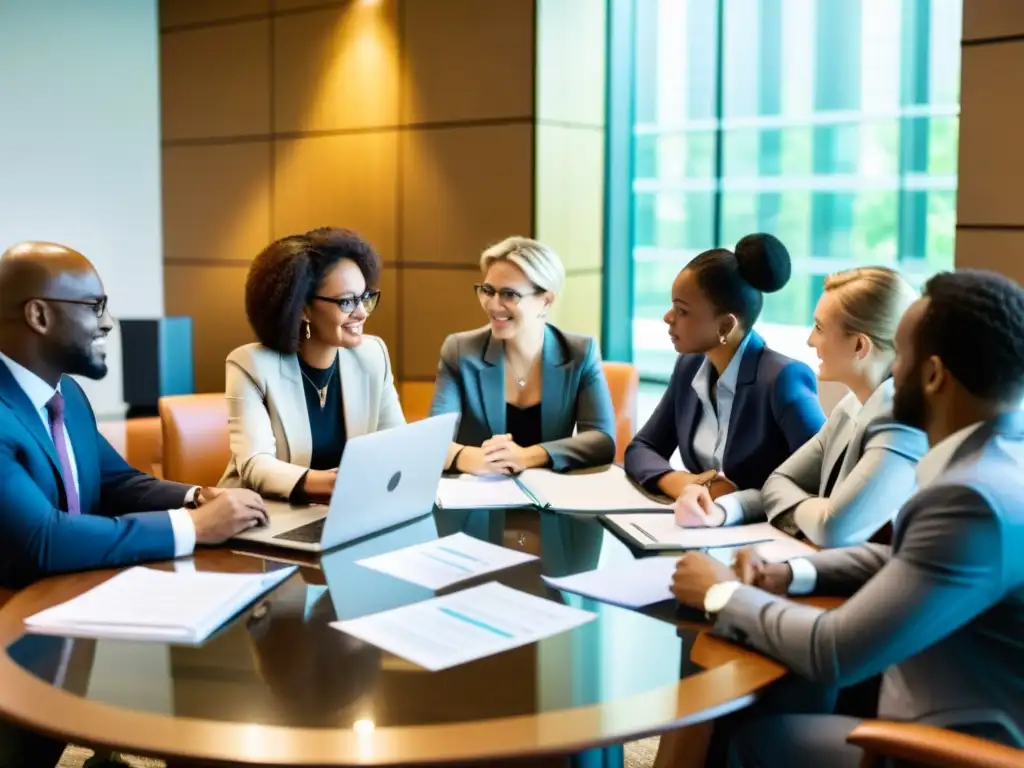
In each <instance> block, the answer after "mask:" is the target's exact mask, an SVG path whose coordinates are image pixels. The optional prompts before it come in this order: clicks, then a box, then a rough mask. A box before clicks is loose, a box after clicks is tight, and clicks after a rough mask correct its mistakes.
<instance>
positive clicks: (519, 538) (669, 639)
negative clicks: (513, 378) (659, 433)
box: [0, 509, 785, 767]
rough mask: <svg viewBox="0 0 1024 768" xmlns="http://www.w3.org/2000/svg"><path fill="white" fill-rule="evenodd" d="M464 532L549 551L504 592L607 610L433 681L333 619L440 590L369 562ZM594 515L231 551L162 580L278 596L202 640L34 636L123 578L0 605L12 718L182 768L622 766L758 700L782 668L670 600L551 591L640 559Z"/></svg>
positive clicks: (438, 514)
mask: <svg viewBox="0 0 1024 768" xmlns="http://www.w3.org/2000/svg"><path fill="white" fill-rule="evenodd" d="M459 531H462V532H464V533H466V534H468V535H471V536H474V537H476V538H479V539H482V540H485V541H490V542H492V543H494V544H498V545H502V546H507V547H512V548H514V549H522V550H523V551H528V552H531V553H533V554H536V555H537V556H538V559H536V560H532V561H530V562H527V563H523V564H521V565H517V566H515V567H513V568H510V569H507V570H505V571H500V572H498V573H496V574H490V575H488V576H486V577H481V578H479V579H478V580H476V581H469V582H465V583H461V584H459V585H456V586H454V587H451V588H449V589H446V590H442V591H441V592H440V594H443V593H447V592H451V591H455V590H457V589H461V588H465V587H466V586H472V585H474V584H477V583H482V582H484V581H489V580H495V581H498V582H500V583H503V584H506V585H508V586H510V587H514V588H516V589H520V590H523V591H525V592H528V593H531V594H535V595H538V596H542V597H544V598H546V599H550V600H556V601H560V602H562V603H564V604H567V605H570V606H573V607H577V608H582V609H584V610H588V611H592V612H594V613H595V614H597V618H596V620H594V621H591V622H589V623H587V624H584V625H582V626H580V627H577V628H576V629H574V630H571V631H569V632H565V633H562V634H560V635H556V636H554V637H550V638H547V639H545V640H542V641H540V642H536V643H532V644H530V645H526V646H522V647H520V648H517V649H514V650H510V651H506V652H504V653H501V654H498V655H495V656H491V657H487V658H483V659H480V660H478V661H474V662H471V663H468V664H464V665H461V666H457V667H453V668H450V669H446V670H442V671H439V672H428V671H426V670H424V669H422V668H420V667H417V666H415V665H414V664H411V663H409V662H407V661H404V660H403V659H401V658H398V657H396V656H393V655H390V654H388V653H386V652H383V651H381V650H380V649H378V648H376V647H374V646H372V645H369V644H366V643H364V642H362V641H360V640H358V639H356V638H355V637H352V636H349V635H345V634H343V633H342V632H340V631H338V630H337V629H335V628H333V627H331V626H330V622H333V621H335V620H340V619H352V618H357V617H359V616H364V615H368V614H371V613H375V612H377V611H380V610H385V609H388V608H394V607H398V606H401V605H405V604H409V603H412V602H415V601H420V600H423V599H426V598H429V597H432V596H434V595H435V592H433V591H431V590H428V589H426V588H423V587H420V586H418V585H416V584H413V583H411V582H406V581H403V580H400V579H397V578H395V577H393V576H390V575H387V574H385V573H382V572H378V571H375V570H371V569H368V568H366V567H364V566H361V565H359V564H358V563H357V561H358V560H360V559H362V558H365V557H369V556H371V555H376V554H381V553H384V552H388V551H393V550H395V549H399V548H402V547H406V546H410V545H412V544H416V543H420V542H423V541H429V540H432V539H434V538H436V537H438V536H446V535H448V534H452V533H456V532H459ZM637 556H638V554H637V553H634V552H633V551H632V550H631V549H630V548H629V547H628V546H627V545H626V544H625V543H623V542H622V541H620V540H619V539H618V538H616V536H615V535H613V533H612V532H611V531H609V530H608V529H607V528H605V527H604V526H603V525H602V524H601V523H600V522H599V521H598V520H596V519H594V518H592V517H577V516H571V515H560V514H556V513H550V512H537V511H533V510H529V511H526V510H523V511H508V510H506V511H503V510H468V511H455V510H439V509H435V510H434V512H433V513H432V514H429V515H426V516H424V517H422V518H419V519H418V520H415V521H413V522H411V523H408V524H406V525H403V526H400V527H397V528H392V529H390V530H387V531H384V532H381V533H379V534H377V535H375V536H371V537H368V538H366V539H363V540H360V541H358V542H354V543H352V544H350V545H347V546H344V547H341V548H338V549H335V550H333V551H331V552H329V553H326V554H325V555H323V556H322V557H319V558H316V557H305V556H303V555H302V554H301V553H296V552H291V551H286V550H280V549H269V548H259V547H256V546H248V545H246V546H234V545H231V546H229V547H226V548H219V549H208V550H201V551H198V552H197V553H196V555H195V556H194V558H192V559H190V560H187V561H176V562H174V563H164V564H159V565H157V566H155V567H161V568H168V569H170V568H178V569H181V568H193V567H194V568H196V569H198V570H208V571H221V572H261V571H263V572H265V571H270V570H273V569H276V568H282V567H287V566H288V565H289V564H292V565H298V566H299V568H298V570H297V572H296V573H295V574H294V575H292V576H291V577H290V578H288V579H287V580H286V581H285V582H284V583H283V584H282V585H281V586H280V587H278V588H277V589H276V590H274V591H273V592H271V593H270V594H268V595H266V596H265V597H264V598H263V599H261V600H259V601H258V602H257V603H255V604H254V605H253V606H251V607H250V608H249V609H248V610H246V611H245V612H243V613H242V614H241V615H239V616H238V617H236V618H235V619H233V620H232V621H231V622H229V623H228V624H227V625H225V627H223V628H222V629H221V630H220V631H219V632H217V633H216V634H215V635H214V636H212V637H211V638H210V639H209V640H207V641H206V642H205V643H203V644H202V645H201V646H198V647H193V646H175V645H167V644H163V643H153V642H128V641H123V640H118V641H115V640H82V639H77V640H72V639H67V638H59V637H44V636H37V635H25V634H23V631H22V627H23V624H22V622H23V619H24V618H25V617H27V616H30V615H32V614H33V613H35V612H37V611H40V610H42V609H44V608H47V607H50V606H53V605H56V604H57V603H60V602H62V601H64V600H67V599H69V598H71V597H74V596H75V595H77V594H80V593H82V592H83V591H85V590H87V589H89V588H91V587H93V586H95V585H96V584H99V583H100V582H102V581H103V580H104V579H106V578H108V577H109V576H110V575H111V574H112V573H113V571H94V572H89V573H80V574H74V575H67V576H60V577H54V578H50V579H47V580H44V581H41V582H39V583H37V584H35V585H33V586H31V587H29V588H27V589H25V590H23V591H21V592H18V593H17V594H14V595H8V596H7V599H6V601H5V602H4V603H3V605H2V607H0V644H2V645H3V647H4V648H5V649H6V652H5V653H3V654H0V716H3V717H5V718H7V719H11V720H14V721H16V722H18V723H20V724H22V725H23V726H25V727H27V728H30V729H32V730H36V731H39V732H43V733H47V734H49V735H52V736H54V737H57V738H60V739H64V740H67V741H68V742H70V743H75V744H81V745H84V746H90V747H93V748H97V749H104V748H105V749H115V750H119V751H123V752H127V753H130V754H138V755H148V756H154V757H162V758H165V759H167V760H168V761H169V763H171V764H172V765H175V766H177V765H264V766H270V765H273V766H283V765H289V766H341V765H444V764H455V763H462V764H472V765H485V764H491V763H492V762H493V763H499V762H500V761H505V760H513V759H522V758H531V759H535V760H536V761H537V762H542V763H544V764H548V763H550V764H552V765H554V764H560V765H561V764H565V765H574V766H584V767H586V766H591V765H593V766H608V767H610V766H621V765H622V760H623V752H622V747H621V744H622V743H623V742H627V741H630V740H633V739H637V738H640V737H644V736H649V735H654V734H660V733H664V732H666V731H669V730H672V729H675V728H677V727H679V726H681V725H686V724H693V723H700V722H704V721H707V720H710V719H713V718H715V717H718V716H721V715H723V714H725V713H728V712H730V711H733V710H735V709H738V708H741V707H744V706H747V705H749V704H750V703H751V702H752V701H753V699H754V697H755V696H756V695H757V694H758V692H759V691H760V690H761V689H763V688H764V687H765V686H767V685H768V684H770V683H771V682H773V681H775V680H777V679H778V678H780V677H781V676H783V675H784V674H785V669H784V668H783V667H781V666H780V665H778V664H776V663H774V662H773V661H771V660H769V659H766V658H764V657H762V656H760V655H758V654H755V653H752V652H750V651H746V650H744V649H742V648H740V647H738V646H735V645H732V644H729V643H727V642H724V641H722V640H719V639H717V638H714V637H712V636H710V635H708V634H707V633H706V630H707V626H706V625H704V624H703V623H701V621H700V617H699V616H698V617H695V616H694V615H690V614H686V615H684V614H681V613H679V612H678V611H677V609H676V608H675V607H674V606H673V605H672V604H670V603H664V604H659V605H657V606H654V607H653V608H651V609H647V610H644V611H633V610H627V609H623V608H618V607H615V606H611V605H606V604H602V603H599V602H596V601H593V600H590V599H586V598H582V597H579V596H576V595H572V594H569V593H563V592H560V591H556V590H553V589H551V588H549V587H548V586H547V585H546V584H545V582H544V581H543V580H542V579H541V575H542V574H543V575H547V576H566V575H569V574H573V573H578V572H582V571H587V570H591V569H594V568H597V567H599V566H605V565H609V564H613V563H618V562H624V561H626V560H629V559H633V558H635V557H637Z"/></svg>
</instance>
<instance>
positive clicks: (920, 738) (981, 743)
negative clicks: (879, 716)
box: [846, 720, 1024, 768]
mask: <svg viewBox="0 0 1024 768" xmlns="http://www.w3.org/2000/svg"><path fill="white" fill-rule="evenodd" d="M846 740H847V741H848V742H849V743H850V744H853V745H854V746H856V747H860V748H861V749H863V750H864V757H863V758H862V760H861V768H875V766H877V765H880V764H881V762H882V759H883V758H886V757H891V758H895V759H897V760H905V761H907V762H908V763H911V764H913V765H922V766H924V765H928V766H934V767H935V768H1020V766H1022V765H1024V750H1020V749H1014V748H1013V747H1007V746H1004V745H1002V744H996V743H994V742H991V741H985V740H984V739H979V738H977V737H976V736H967V735H965V734H962V733H957V732H955V731H949V730H946V729H945V728H938V727H936V726H933V725H921V724H920V723H894V722H887V721H884V720H866V721H864V722H863V723H861V724H860V725H858V726H857V727H856V728H854V729H853V731H852V732H851V733H850V735H849V736H848V737H847V738H846Z"/></svg>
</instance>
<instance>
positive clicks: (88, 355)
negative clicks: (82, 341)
mask: <svg viewBox="0 0 1024 768" xmlns="http://www.w3.org/2000/svg"><path fill="white" fill-rule="evenodd" d="M63 358H64V364H63V365H62V366H61V367H62V368H63V372H64V373H67V374H70V375H73V376H84V377H85V378H87V379H95V380H99V379H102V378H103V377H104V376H106V375H107V361H106V360H104V359H103V357H102V356H100V355H99V354H97V353H96V352H95V351H94V350H93V349H92V348H91V347H87V348H85V349H81V348H72V347H67V348H65V349H64V354H63Z"/></svg>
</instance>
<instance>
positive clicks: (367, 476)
mask: <svg viewBox="0 0 1024 768" xmlns="http://www.w3.org/2000/svg"><path fill="white" fill-rule="evenodd" d="M458 423H459V414H456V413H445V414H442V415H440V416H433V417H431V418H429V419H423V420H422V421H416V422H413V423H412V424H403V425H402V426H399V427H394V428H392V429H385V430H382V431H380V432H371V433H370V434H367V435H359V436H358V437H353V438H352V439H350V440H348V441H347V442H346V443H345V450H344V452H343V453H342V454H341V465H340V466H339V467H338V478H337V480H336V481H335V483H334V493H333V494H331V500H330V502H329V503H328V504H327V505H322V504H311V505H306V506H293V505H291V504H289V503H288V502H286V501H270V500H268V501H267V502H266V504H267V512H268V514H269V518H270V523H269V524H268V525H266V526H262V527H259V528H250V529H249V530H248V531H244V532H242V533H240V534H238V535H237V536H236V537H235V538H236V539H242V540H245V541H255V542H259V543H260V544H269V545H271V546H274V547H283V548H285V549H298V550H302V551H305V552H322V551H324V550H328V549H332V548H334V547H338V546H341V545H342V544H346V543H348V542H350V541H355V540H356V539H359V538H362V537H363V536H368V535H370V534H373V533H376V532H378V531H382V530H384V529H386V528H391V527H393V526H396V525H401V524H402V523H405V522H408V521H410V520H414V519H416V518H417V517H422V516H423V515H426V514H430V513H431V512H433V510H434V501H435V499H436V498H437V486H438V483H439V482H440V480H441V473H442V472H443V471H444V464H445V461H446V460H447V458H448V446H449V445H451V442H452V440H453V439H454V437H455V429H456V427H457V426H458Z"/></svg>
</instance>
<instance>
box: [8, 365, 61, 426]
mask: <svg viewBox="0 0 1024 768" xmlns="http://www.w3.org/2000/svg"><path fill="white" fill-rule="evenodd" d="M0 361H3V363H4V364H5V365H6V366H7V370H9V371H10V372H11V376H13V377H14V380H15V381H16V382H17V383H18V386H19V387H21V390H22V391H23V392H24V393H25V394H26V395H27V396H28V399H29V401H30V402H31V403H32V407H33V408H35V409H36V410H37V411H41V410H42V409H43V408H45V407H46V404H47V403H48V402H50V398H51V397H53V393H54V392H60V384H57V387H56V389H55V388H53V387H51V386H50V385H49V384H47V383H46V382H45V381H43V380H42V379H41V378H39V377H38V376H36V375H35V374H34V373H32V371H30V370H29V369H28V368H26V367H25V366H23V365H21V363H16V362H15V361H14V360H11V358H9V357H8V356H7V355H5V354H4V353H3V352H0Z"/></svg>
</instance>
